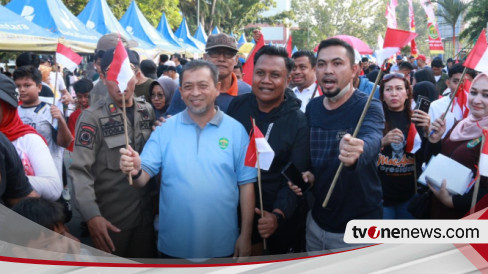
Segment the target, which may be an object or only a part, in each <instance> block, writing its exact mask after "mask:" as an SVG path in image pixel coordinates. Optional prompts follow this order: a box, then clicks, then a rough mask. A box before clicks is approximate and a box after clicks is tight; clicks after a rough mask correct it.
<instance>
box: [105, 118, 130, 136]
mask: <svg viewBox="0 0 488 274" xmlns="http://www.w3.org/2000/svg"><path fill="white" fill-rule="evenodd" d="M100 125H101V127H102V134H103V137H110V136H115V135H120V134H124V121H123V120H122V114H117V115H114V116H110V117H104V118H100Z"/></svg>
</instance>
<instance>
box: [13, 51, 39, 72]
mask: <svg viewBox="0 0 488 274" xmlns="http://www.w3.org/2000/svg"><path fill="white" fill-rule="evenodd" d="M40 64H41V59H40V58H39V56H38V55H37V54H34V53H32V52H29V51H28V52H23V53H21V54H19V56H17V59H15V66H17V67H18V68H20V67H23V66H28V65H31V66H34V67H35V68H39V65H40Z"/></svg>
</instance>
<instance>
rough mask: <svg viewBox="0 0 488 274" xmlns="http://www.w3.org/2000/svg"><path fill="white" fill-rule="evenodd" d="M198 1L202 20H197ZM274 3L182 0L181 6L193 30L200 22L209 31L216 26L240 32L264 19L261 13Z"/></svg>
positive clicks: (260, 1)
mask: <svg viewBox="0 0 488 274" xmlns="http://www.w3.org/2000/svg"><path fill="white" fill-rule="evenodd" d="M197 1H200V20H197V7H198V3H197ZM274 5H275V2H274V0H241V1H239V0H211V1H210V0H207V1H205V0H180V6H179V7H180V10H181V12H182V13H183V15H184V16H185V17H186V19H187V22H188V25H189V28H190V31H191V32H194V31H195V30H196V28H197V26H198V22H200V23H201V24H202V26H203V27H204V29H205V31H206V32H207V33H210V32H211V31H212V29H213V28H214V27H215V26H217V27H218V28H219V29H220V30H221V31H223V32H226V33H230V32H231V31H232V32H234V33H238V32H241V31H242V30H243V27H244V26H246V25H248V24H250V23H254V22H257V21H259V20H260V19H262V17H261V16H260V15H259V14H260V13H261V12H263V11H265V10H267V9H268V7H270V6H274Z"/></svg>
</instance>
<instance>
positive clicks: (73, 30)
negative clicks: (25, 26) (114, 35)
mask: <svg viewBox="0 0 488 274" xmlns="http://www.w3.org/2000/svg"><path fill="white" fill-rule="evenodd" d="M6 7H7V8H8V9H10V10H11V11H13V12H15V13H17V14H20V15H21V16H22V17H24V18H25V19H27V20H28V21H31V22H33V23H35V24H37V25H39V26H40V27H43V28H46V29H48V30H50V31H51V32H53V33H55V34H58V35H60V36H61V38H63V40H64V41H63V40H62V41H61V42H62V43H64V44H66V45H67V46H69V47H71V48H72V49H73V50H74V51H76V52H84V53H92V52H93V51H94V49H95V47H96V44H97V41H98V38H100V36H101V35H100V34H99V33H98V32H96V31H94V30H89V29H87V28H86V27H85V25H84V24H83V23H82V22H81V21H80V20H79V19H78V18H76V16H74V15H73V14H72V13H71V12H70V11H69V10H68V8H66V6H65V5H64V4H63V3H62V2H61V0H43V1H39V0H12V1H11V2H10V3H8V4H7V5H6Z"/></svg>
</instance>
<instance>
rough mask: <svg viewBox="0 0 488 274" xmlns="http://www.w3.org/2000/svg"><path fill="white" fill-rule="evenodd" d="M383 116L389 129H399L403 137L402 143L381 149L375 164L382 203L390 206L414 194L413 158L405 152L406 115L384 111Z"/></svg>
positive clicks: (408, 123)
mask: <svg viewBox="0 0 488 274" xmlns="http://www.w3.org/2000/svg"><path fill="white" fill-rule="evenodd" d="M385 116H386V119H387V120H388V122H389V124H390V127H391V129H394V128H398V129H400V130H401V131H402V132H403V136H404V141H403V143H401V144H391V145H389V146H385V147H383V149H382V150H381V152H380V154H379V157H378V162H377V166H378V175H379V177H380V180H381V184H382V186H383V203H384V205H385V206H392V205H396V204H399V203H402V202H405V201H407V200H408V199H409V198H410V197H412V196H413V195H414V194H415V173H414V168H415V156H414V154H410V153H407V152H406V151H405V148H406V140H407V136H408V130H409V128H410V122H409V120H408V117H407V115H406V114H405V113H404V112H394V111H390V110H385Z"/></svg>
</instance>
